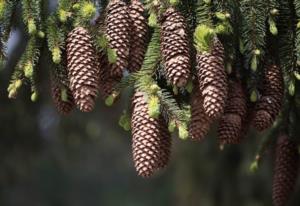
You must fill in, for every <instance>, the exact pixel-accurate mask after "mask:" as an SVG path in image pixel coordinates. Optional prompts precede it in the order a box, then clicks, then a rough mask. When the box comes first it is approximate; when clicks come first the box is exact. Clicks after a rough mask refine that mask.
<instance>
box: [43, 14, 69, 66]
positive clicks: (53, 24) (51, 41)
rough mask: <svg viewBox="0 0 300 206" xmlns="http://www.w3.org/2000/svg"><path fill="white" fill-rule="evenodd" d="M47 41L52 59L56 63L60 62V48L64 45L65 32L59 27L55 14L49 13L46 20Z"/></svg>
mask: <svg viewBox="0 0 300 206" xmlns="http://www.w3.org/2000/svg"><path fill="white" fill-rule="evenodd" d="M46 33H47V42H48V48H49V50H50V52H51V54H52V61H53V62H54V63H56V64H58V63H60V62H61V53H62V51H61V50H62V48H63V47H64V45H65V36H66V33H65V32H64V30H63V29H62V28H61V27H59V22H58V19H57V18H56V15H51V16H50V17H49V18H48V20H47V31H46Z"/></svg>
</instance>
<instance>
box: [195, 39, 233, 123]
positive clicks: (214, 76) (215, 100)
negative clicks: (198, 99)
mask: <svg viewBox="0 0 300 206" xmlns="http://www.w3.org/2000/svg"><path fill="white" fill-rule="evenodd" d="M197 71H198V80H199V86H200V90H201V92H202V96H203V107H204V110H205V112H206V114H207V115H208V116H209V117H211V118H212V119H216V118H218V117H220V115H221V114H222V113H223V112H224V107H225V103H226V100H227V90H228V85H227V76H226V72H225V69H224V47H223V45H222V43H221V42H220V41H219V40H218V39H217V38H214V42H213V48H212V51H211V53H203V54H198V55H197Z"/></svg>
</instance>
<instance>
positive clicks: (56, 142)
mask: <svg viewBox="0 0 300 206" xmlns="http://www.w3.org/2000/svg"><path fill="white" fill-rule="evenodd" d="M50 2H51V3H52V4H53V5H54V4H55V1H50ZM53 5H52V6H53ZM20 19H21V18H20V16H15V23H14V24H15V27H14V29H13V34H12V36H11V38H10V40H9V44H8V54H9V61H8V64H7V66H6V68H5V69H4V70H2V71H0V205H5V206H25V205H30V206H93V205H104V206H115V205H122V206H150V205H157V206H168V205H172V206H173V205H174V206H196V205H197V206H269V205H272V204H271V190H272V182H271V181H272V173H273V172H272V162H273V156H272V148H271V149H270V150H268V151H267V153H266V155H265V158H264V160H263V162H262V164H261V167H260V169H259V171H258V172H257V173H255V174H253V173H251V172H250V171H249V166H250V164H251V161H252V160H253V158H254V156H255V152H256V150H257V147H258V145H259V142H260V140H261V138H262V136H263V135H262V134H261V135H259V134H257V133H254V132H253V131H251V132H250V135H248V137H247V138H246V140H245V141H244V143H243V144H242V145H239V146H230V147H227V148H225V150H224V151H222V152H221V151H220V150H219V149H218V146H217V144H216V134H215V129H213V130H212V131H211V133H210V134H209V135H208V137H207V139H206V140H205V141H204V142H203V143H194V142H190V141H182V140H179V139H178V138H177V137H174V138H173V143H174V144H173V150H172V152H173V153H172V158H171V162H170V165H169V166H168V167H167V168H166V169H165V170H164V171H162V172H161V173H160V174H158V175H156V176H155V177H153V178H150V179H143V178H140V177H138V176H137V175H136V172H135V169H134V165H133V162H132V157H131V135H130V133H127V132H125V131H123V130H122V129H121V128H120V127H119V126H118V119H119V116H120V115H121V114H122V111H123V109H124V108H126V107H127V106H128V104H129V98H128V97H127V95H123V97H122V99H120V101H119V102H118V103H117V104H116V105H115V106H113V107H112V108H108V107H106V106H105V105H104V103H103V101H100V100H98V102H97V107H96V109H95V111H93V112H92V113H90V114H84V113H80V112H79V111H75V112H73V113H72V114H71V115H70V116H66V117H64V116H60V115H59V114H58V113H57V111H56V109H55V107H54V105H53V103H52V100H51V95H50V88H49V68H47V65H48V64H47V63H46V61H45V60H43V58H42V60H41V62H40V66H39V72H38V75H39V79H40V83H39V86H40V91H41V94H40V98H39V101H38V102H36V103H32V102H31V101H30V89H29V86H24V87H23V89H22V90H21V92H20V93H19V96H18V98H17V99H16V100H9V99H8V98H7V91H6V88H7V86H8V83H9V78H10V75H11V73H12V72H13V66H14V65H15V64H16V62H17V60H18V58H19V57H20V55H21V53H22V51H23V50H24V48H25V45H26V41H27V37H26V35H25V34H24V30H23V28H22V26H20ZM297 188H298V189H297V191H296V193H295V195H294V196H293V199H292V201H291V204H290V205H291V206H299V205H300V195H299V194H300V187H299V184H298V187H297Z"/></svg>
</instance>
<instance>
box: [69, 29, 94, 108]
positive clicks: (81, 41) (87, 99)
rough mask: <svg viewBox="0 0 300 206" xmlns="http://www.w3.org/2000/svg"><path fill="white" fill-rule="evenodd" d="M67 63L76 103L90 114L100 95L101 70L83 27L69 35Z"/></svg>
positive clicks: (88, 36)
mask: <svg viewBox="0 0 300 206" xmlns="http://www.w3.org/2000/svg"><path fill="white" fill-rule="evenodd" d="M67 62H68V77H69V80H70V89H71V91H72V93H73V97H74V99H75V103H76V104H77V106H78V107H79V109H80V110H81V111H83V112H90V111H92V110H93V108H94V105H95V99H96V97H97V95H98V84H99V83H98V82H99V68H98V67H97V64H96V54H95V50H94V48H93V45H92V40H91V37H90V35H89V34H88V31H87V30H86V29H84V28H83V27H76V28H75V29H73V30H72V31H71V32H70V33H69V35H68V39H67Z"/></svg>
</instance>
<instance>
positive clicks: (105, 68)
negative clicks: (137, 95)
mask: <svg viewBox="0 0 300 206" xmlns="http://www.w3.org/2000/svg"><path fill="white" fill-rule="evenodd" d="M98 66H99V67H100V69H99V71H100V74H99V80H100V81H99V92H100V96H101V97H102V98H103V99H106V98H107V97H108V96H110V95H111V94H112V93H113V92H114V90H115V87H116V85H117V84H118V83H119V82H120V81H121V78H120V77H112V76H110V68H111V65H110V64H109V62H108V59H107V56H106V54H105V53H104V52H101V53H100V54H99V55H98Z"/></svg>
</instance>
